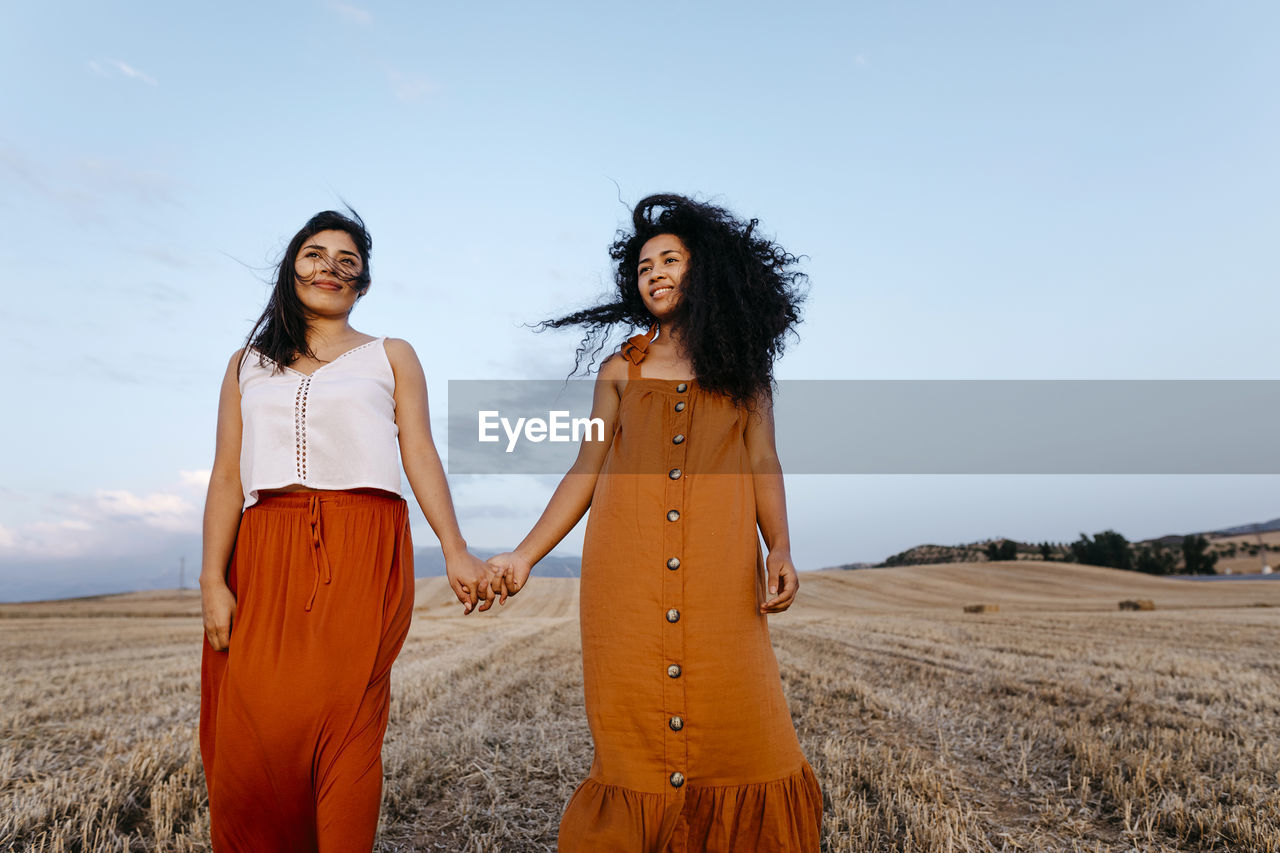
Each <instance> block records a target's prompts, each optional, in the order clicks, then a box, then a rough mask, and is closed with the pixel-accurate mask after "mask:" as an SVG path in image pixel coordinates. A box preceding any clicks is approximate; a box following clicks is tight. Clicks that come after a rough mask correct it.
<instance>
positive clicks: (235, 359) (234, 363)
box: [227, 347, 253, 376]
mask: <svg viewBox="0 0 1280 853" xmlns="http://www.w3.org/2000/svg"><path fill="white" fill-rule="evenodd" d="M252 352H253V351H252V350H251V349H249V348H248V347H240V349H238V350H236V351H235V352H233V353H231V358H230V359H228V360H227V375H228V376H235V375H236V372H237V371H239V369H240V366H241V364H243V362H244V360H245V358H247V357H248V356H249V355H250V354H252Z"/></svg>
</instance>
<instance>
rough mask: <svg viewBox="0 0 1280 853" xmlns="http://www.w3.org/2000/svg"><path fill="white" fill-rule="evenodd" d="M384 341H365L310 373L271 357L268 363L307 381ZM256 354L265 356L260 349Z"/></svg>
mask: <svg viewBox="0 0 1280 853" xmlns="http://www.w3.org/2000/svg"><path fill="white" fill-rule="evenodd" d="M384 340H386V339H385V338H374V339H373V340H371V341H365V342H364V343H362V344H356V345H355V346H353V347H352V348H351V349H349V350H347V351H346V352H344V353H342V354H341V355H339V356H337V357H336V358H334V359H333V360H331V361H326V362H325V363H324V364H322V365H320V366H319V367H317V368H316V369H315V370H313V371H311V372H310V373H303V372H302V371H301V370H295V369H294V368H292V367H289V366H288V365H284V364H281V363H280V362H278V361H276V360H275V359H273V358H270V357H268V358H267V361H269V362H271V363H272V364H274V365H275V366H276V367H279V368H280V369H281V370H285V371H288V372H289V373H292V374H295V375H297V376H301V377H304V378H306V379H311V378H312V377H314V376H315V375H316V374H317V373H319V372H320V371H322V370H324V369H325V368H326V367H328V366H329V365H331V364H337V363H338V362H340V361H342V360H343V359H344V358H346V357H347V356H349V355H351V353H353V352H357V351H358V350H362V349H364V348H365V347H371V346H373V345H374V344H376V343H381V342H382V341H384ZM254 352H256V353H258V354H259V355H264V353H262V351H261V350H258V349H256V348H255V349H254Z"/></svg>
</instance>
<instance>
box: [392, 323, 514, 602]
mask: <svg viewBox="0 0 1280 853" xmlns="http://www.w3.org/2000/svg"><path fill="white" fill-rule="evenodd" d="M386 347H387V360H388V361H390V362H391V370H392V372H393V373H394V374H395V379H396V389H395V401H396V426H397V427H398V428H399V430H400V458H401V460H402V461H403V463H404V472H405V474H406V476H408V478H409V487H410V488H411V489H413V495H414V497H415V498H417V501H418V506H420V507H421V508H422V514H423V515H424V516H426V518H427V523H428V524H430V525H431V530H432V532H434V533H435V535H436V538H437V539H439V540H440V547H441V549H442V550H443V551H444V559H445V571H446V573H447V574H448V576H449V585H450V586H451V587H452V588H453V592H454V595H456V596H457V597H458V600H459V601H461V602H462V604H463V612H464V613H470V612H471V609H472V608H473V607H475V605H476V602H477V601H478V600H480V599H482V598H483V599H485V603H484V604H482V605H481V606H480V609H481V610H488V609H489V607H490V606H491V605H492V603H493V599H492V598H491V597H489V595H488V586H489V573H488V569H487V567H486V566H485V564H484V562H483V561H481V560H479V559H478V558H476V557H474V556H473V555H472V554H471V553H470V552H468V551H467V542H466V540H465V539H463V538H462V530H461V528H459V526H458V516H457V513H456V512H455V511H454V508H453V498H452V496H451V495H450V494H449V482H448V480H447V479H446V478H445V474H444V466H443V465H442V464H441V463H440V454H439V453H438V452H437V451H436V445H435V442H434V441H433V440H432V438H431V414H430V409H429V406H428V404H427V378H426V375H425V374H424V373H423V372H422V363H421V362H420V361H419V360H418V354H417V353H416V352H414V350H413V347H412V346H410V345H409V343H408V342H407V341H402V340H399V339H397V338H388V339H387V342H386Z"/></svg>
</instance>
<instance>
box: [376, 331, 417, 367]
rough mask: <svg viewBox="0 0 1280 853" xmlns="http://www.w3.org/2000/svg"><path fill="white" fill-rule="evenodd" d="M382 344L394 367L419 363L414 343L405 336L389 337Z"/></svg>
mask: <svg viewBox="0 0 1280 853" xmlns="http://www.w3.org/2000/svg"><path fill="white" fill-rule="evenodd" d="M382 345H383V347H384V348H385V349H386V351H387V360H388V361H390V362H391V366H392V367H398V366H400V365H402V364H403V365H410V364H417V363H418V353H417V351H416V350H414V348H413V344H411V343H409V342H408V341H406V340H405V339H404V338H387V339H385V340H384V341H383V342H382Z"/></svg>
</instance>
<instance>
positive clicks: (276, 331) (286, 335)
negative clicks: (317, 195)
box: [236, 207, 373, 376]
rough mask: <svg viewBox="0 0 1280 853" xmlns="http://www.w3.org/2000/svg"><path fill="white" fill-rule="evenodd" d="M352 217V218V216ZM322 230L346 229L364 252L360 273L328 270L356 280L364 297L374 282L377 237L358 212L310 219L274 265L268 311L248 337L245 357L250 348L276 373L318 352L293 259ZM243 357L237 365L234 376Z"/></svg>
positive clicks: (327, 212) (324, 214) (326, 213)
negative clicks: (310, 337)
mask: <svg viewBox="0 0 1280 853" xmlns="http://www.w3.org/2000/svg"><path fill="white" fill-rule="evenodd" d="M348 214H350V215H348ZM321 231H342V232H344V233H345V234H347V236H349V237H350V238H351V242H353V243H355V244H356V251H357V252H359V254H360V272H359V274H357V275H352V274H351V273H350V272H349V271H346V270H343V269H341V268H340V267H336V266H335V267H333V268H331V269H330V270H328V272H329V274H330V275H333V276H334V277H335V278H338V279H340V280H342V281H345V282H354V283H355V285H356V290H357V292H358V294H359V296H358V297H357V298H360V297H363V296H364V295H365V294H366V293H368V292H369V285H370V283H372V281H373V278H372V276H371V274H370V272H369V255H370V254H371V253H372V252H373V238H372V237H370V236H369V230H368V229H367V228H366V227H365V224H364V220H363V219H361V218H360V214H358V213H356V212H355V211H354V210H352V209H351V208H350V207H348V208H347V213H345V214H344V213H339V212H338V211H336V210H324V211H321V212H320V213H317V214H316V215H315V216H313V217H311V218H310V219H308V220H307V224H306V225H303V226H302V230H300V231H299V232H298V233H297V234H294V235H293V239H292V240H290V241H289V245H288V246H287V247H285V250H284V254H283V255H282V256H281V258H280V263H278V264H277V265H276V281H275V286H274V287H272V289H271V298H270V299H268V300H267V307H266V308H264V309H263V310H262V315H261V316H260V317H258V322H256V323H254V324H253V328H252V329H250V330H249V335H248V337H247V338H245V358H248V357H249V348H253V349H255V350H257V352H258V364H259V365H260V366H262V367H266V365H267V362H268V361H271V362H274V363H275V368H274V369H276V370H279V369H281V368H285V367H288V366H289V365H291V364H293V363H294V362H295V361H297V360H298V359H299V358H303V357H307V358H315V357H316V354H315V352H314V351H312V349H311V345H310V344H308V343H307V309H306V307H305V306H304V305H303V304H302V301H301V300H300V299H298V291H297V280H298V272H297V268H296V266H295V264H294V260H295V259H296V258H297V257H298V252H299V251H300V250H301V249H302V247H303V245H304V244H305V243H306V242H307V241H308V240H310V239H311V238H312V237H314V236H315V235H317V234H319V233H320V232H321ZM245 358H242V359H241V360H240V364H239V365H237V366H236V375H237V376H238V375H239V373H240V366H241V365H243V364H244V361H245Z"/></svg>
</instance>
